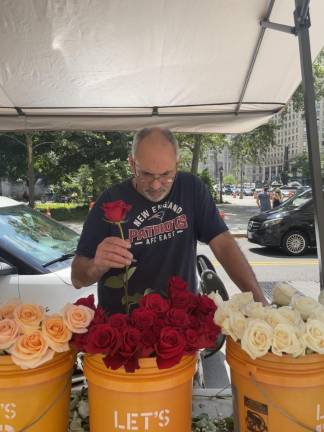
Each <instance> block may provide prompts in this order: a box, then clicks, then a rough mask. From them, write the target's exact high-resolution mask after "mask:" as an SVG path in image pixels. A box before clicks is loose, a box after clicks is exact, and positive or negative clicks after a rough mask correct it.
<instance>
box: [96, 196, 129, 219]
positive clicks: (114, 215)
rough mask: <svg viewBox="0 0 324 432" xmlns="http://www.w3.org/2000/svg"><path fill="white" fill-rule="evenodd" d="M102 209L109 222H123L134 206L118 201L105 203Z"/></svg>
mask: <svg viewBox="0 0 324 432" xmlns="http://www.w3.org/2000/svg"><path fill="white" fill-rule="evenodd" d="M101 208H102V209H103V211H104V214H105V218H106V219H107V220H108V221H109V222H122V221H123V220H124V219H125V216H126V214H127V212H129V210H131V208H132V206H131V205H128V204H126V203H125V202H124V201H123V200H117V201H113V202H108V203H104V204H103V205H102V207H101Z"/></svg>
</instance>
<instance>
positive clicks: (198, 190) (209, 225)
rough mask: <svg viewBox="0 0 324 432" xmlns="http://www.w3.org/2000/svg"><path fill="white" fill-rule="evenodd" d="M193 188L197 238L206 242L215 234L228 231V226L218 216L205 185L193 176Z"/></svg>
mask: <svg viewBox="0 0 324 432" xmlns="http://www.w3.org/2000/svg"><path fill="white" fill-rule="evenodd" d="M193 190H194V206H195V223H196V231H197V239H198V240H199V241H201V242H203V243H207V244H208V243H209V242H210V241H211V240H212V239H213V238H214V237H216V236H217V235H219V234H221V233H223V232H225V231H228V227H227V225H226V224H225V222H224V221H223V219H222V218H221V217H220V214H219V211H218V208H217V207H216V204H215V202H214V200H213V198H212V196H211V194H210V192H209V190H208V188H207V186H206V185H205V184H204V183H203V182H202V181H201V180H200V179H198V178H194V188H193Z"/></svg>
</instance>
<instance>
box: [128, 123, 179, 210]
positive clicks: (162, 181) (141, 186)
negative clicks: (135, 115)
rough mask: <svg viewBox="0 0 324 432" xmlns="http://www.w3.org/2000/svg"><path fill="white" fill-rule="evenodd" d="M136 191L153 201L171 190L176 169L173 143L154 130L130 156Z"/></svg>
mask: <svg viewBox="0 0 324 432" xmlns="http://www.w3.org/2000/svg"><path fill="white" fill-rule="evenodd" d="M130 164H131V168H132V171H133V174H134V180H135V186H136V189H137V191H138V192H139V193H140V194H142V195H143V196H145V197H146V198H147V199H149V200H150V201H153V202H158V201H161V200H162V199H163V198H165V197H166V196H167V195H168V193H169V192H170V190H171V187H172V184H173V181H174V178H175V176H176V171H177V160H176V152H175V149H174V147H173V145H172V144H171V143H170V142H169V141H168V140H167V139H166V138H165V137H164V136H163V135H162V134H161V133H160V132H159V131H154V132H152V133H151V134H150V135H148V136H147V137H145V138H144V139H143V140H142V141H141V142H140V143H139V145H138V147H137V152H136V155H135V157H134V158H133V157H130Z"/></svg>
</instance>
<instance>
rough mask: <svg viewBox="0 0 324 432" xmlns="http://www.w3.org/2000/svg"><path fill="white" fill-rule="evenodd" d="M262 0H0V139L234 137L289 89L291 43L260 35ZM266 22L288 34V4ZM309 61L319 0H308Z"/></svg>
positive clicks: (320, 42)
mask: <svg viewBox="0 0 324 432" xmlns="http://www.w3.org/2000/svg"><path fill="white" fill-rule="evenodd" d="M272 2H273V0H205V1H204V2H203V3H201V2H197V1H196V0H186V1H184V0H172V1H171V0H154V1H152V0H123V1H120V0H24V1H21V0H1V15H0V55H1V65H0V130H2V131H8V130H37V129H38V130H46V129H49V130H59V129H66V130H67V129H75V130H76V129H79V130H80V129H81V130H85V129H92V130H95V129H99V130H133V129H137V128H140V127H143V126H148V125H163V126H165V127H170V128H171V129H173V130H182V131H196V132H198V131H206V132H208V131H209V132H233V133H235V132H245V131H247V130H251V129H253V128H255V127H257V126H259V125H261V124H263V123H265V122H267V121H268V120H269V119H270V118H271V116H272V115H273V114H274V113H276V112H278V111H279V110H280V109H281V108H282V107H283V106H284V104H286V103H287V101H288V100H289V98H290V97H291V95H292V93H293V92H294V90H295V89H296V87H297V86H298V84H299V82H300V81H301V75H300V66H299V50H298V41H297V38H295V37H294V36H292V35H289V34H286V33H281V32H276V31H273V30H266V31H265V33H264V37H263V39H262V43H261V45H260V49H259V52H258V55H257V58H256V61H255V64H254V67H253V69H252V73H251V77H250V80H249V82H248V85H247V88H246V92H245V94H244V97H243V100H242V104H241V105H240V111H239V113H238V114H237V113H236V111H237V108H238V102H239V101H240V96H241V94H242V89H243V87H244V82H245V79H246V76H247V73H248V70H249V66H250V64H251V60H252V57H253V53H254V52H255V48H256V45H257V41H258V38H259V36H260V33H261V31H262V30H261V26H260V20H261V19H262V18H264V17H266V15H267V11H268V10H269V5H270V4H271V3H272ZM273 3H274V5H273V8H272V12H271V15H270V20H271V21H274V22H278V23H281V24H286V25H291V26H293V25H294V23H293V11H294V9H295V2H294V0H277V1H274V2H273ZM310 13H311V23H312V25H311V27H310V37H311V47H312V55H313V58H314V57H315V56H316V55H317V54H318V52H319V51H320V49H321V48H322V47H323V46H324V30H323V29H324V27H323V17H324V1H323V0H311V1H310Z"/></svg>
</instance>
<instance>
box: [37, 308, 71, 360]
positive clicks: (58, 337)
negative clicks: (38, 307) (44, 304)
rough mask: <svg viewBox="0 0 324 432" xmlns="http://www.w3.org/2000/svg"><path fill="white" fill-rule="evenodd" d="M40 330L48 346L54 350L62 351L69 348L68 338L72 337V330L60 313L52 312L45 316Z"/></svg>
mask: <svg viewBox="0 0 324 432" xmlns="http://www.w3.org/2000/svg"><path fill="white" fill-rule="evenodd" d="M41 331H42V335H43V337H44V339H45V340H46V342H47V344H48V346H49V347H50V348H52V350H54V351H55V352H64V351H68V350H69V349H70V347H69V340H70V339H71V337H72V332H71V330H69V328H68V327H67V325H66V324H65V322H64V321H63V317H62V316H61V315H58V314H54V315H51V316H48V317H45V319H44V320H43V322H42V330H41Z"/></svg>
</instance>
